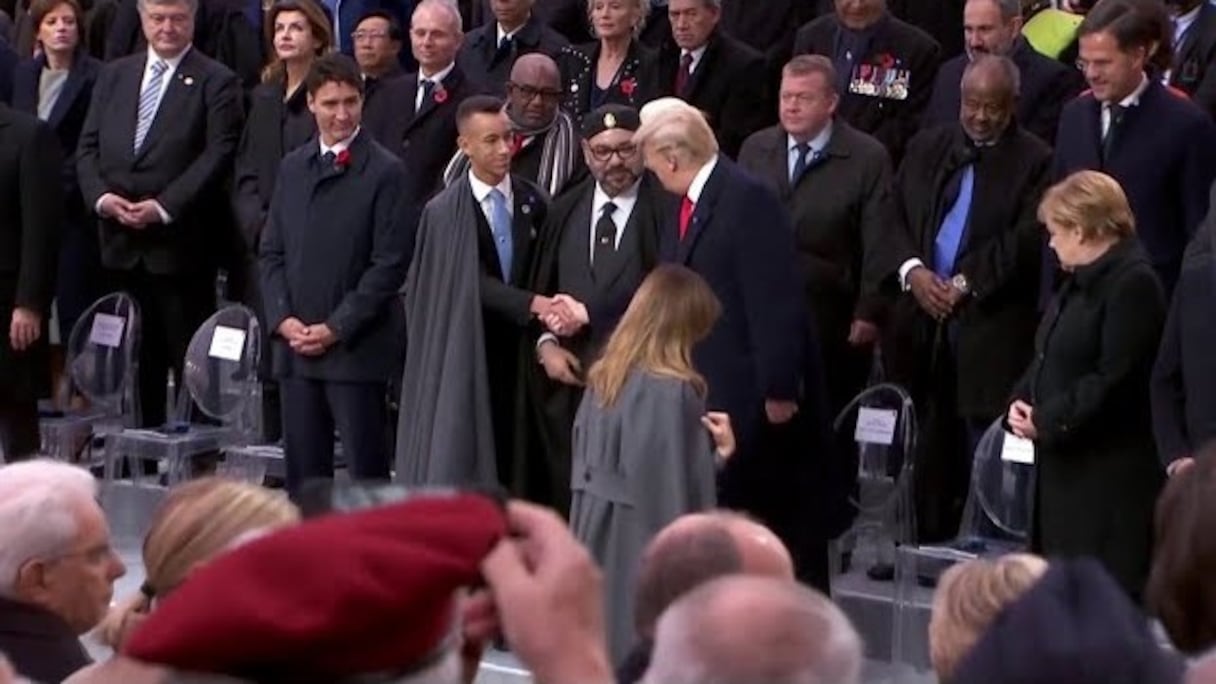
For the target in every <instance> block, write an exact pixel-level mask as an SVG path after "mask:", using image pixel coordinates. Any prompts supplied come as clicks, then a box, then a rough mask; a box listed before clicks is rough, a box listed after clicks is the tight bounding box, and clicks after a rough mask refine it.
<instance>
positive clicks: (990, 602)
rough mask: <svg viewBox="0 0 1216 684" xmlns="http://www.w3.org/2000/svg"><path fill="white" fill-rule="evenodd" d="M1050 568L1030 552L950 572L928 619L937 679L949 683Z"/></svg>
mask: <svg viewBox="0 0 1216 684" xmlns="http://www.w3.org/2000/svg"><path fill="white" fill-rule="evenodd" d="M1046 571H1047V561H1045V560H1043V559H1042V558H1039V557H1038V556H1032V555H1029V554H1010V555H1007V556H1001V557H1000V558H997V559H993V560H988V559H982V558H980V559H976V560H972V561H967V562H965V563H959V564H958V565H955V566H953V567H951V568H950V569H949V570H947V571H946V572H945V574H943V575H942V578H941V581H940V582H939V583H938V585H937V591H936V593H935V594H934V595H933V613H932V616H931V617H930V618H929V659H930V660H931V661H932V663H933V669H934V670H935V671H936V672H937V676H938V678H939V679H941V680H943V681H949V680H950V677H951V676H952V675H953V674H954V669H955V668H956V667H958V663H959V661H961V660H962V659H963V656H965V655H966V654H967V652H968V651H970V650H971V647H973V646H974V645H975V642H977V641H979V639H980V637H981V636H983V634H984V632H985V631H986V630H987V629H988V625H989V624H991V623H992V621H993V620H994V619H996V616H997V615H998V614H1000V612H1001V611H1002V610H1003V609H1004V608H1005V606H1007V605H1009V604H1011V603H1013V602H1014V601H1015V600H1017V598H1018V597H1019V596H1021V595H1022V594H1023V593H1024V592H1025V591H1026V590H1027V589H1029V588H1030V587H1032V586H1034V583H1035V582H1037V581H1038V579H1039V578H1040V577H1041V576H1042V575H1043V573H1044V572H1046Z"/></svg>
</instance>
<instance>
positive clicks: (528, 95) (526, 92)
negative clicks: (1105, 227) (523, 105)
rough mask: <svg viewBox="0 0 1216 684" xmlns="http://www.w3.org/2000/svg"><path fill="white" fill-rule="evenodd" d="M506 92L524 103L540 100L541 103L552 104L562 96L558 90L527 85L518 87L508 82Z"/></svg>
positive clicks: (516, 84)
mask: <svg viewBox="0 0 1216 684" xmlns="http://www.w3.org/2000/svg"><path fill="white" fill-rule="evenodd" d="M507 91H508V92H509V93H511V95H513V96H515V97H518V98H520V99H521V100H523V101H524V102H531V101H532V100H534V99H536V98H540V99H541V101H542V102H549V103H553V102H557V101H558V100H559V99H561V96H562V91H560V90H549V89H547V88H533V87H532V86H529V85H520V84H518V83H511V82H510V81H508V82H507Z"/></svg>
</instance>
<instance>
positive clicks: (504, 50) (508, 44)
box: [492, 36, 515, 64]
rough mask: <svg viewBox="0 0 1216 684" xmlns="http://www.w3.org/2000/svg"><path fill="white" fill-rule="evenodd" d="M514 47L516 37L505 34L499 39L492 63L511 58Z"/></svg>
mask: <svg viewBox="0 0 1216 684" xmlns="http://www.w3.org/2000/svg"><path fill="white" fill-rule="evenodd" d="M513 47H515V39H514V38H512V37H511V36H503V37H502V40H500V41H498V49H497V50H495V51H494V61H493V62H492V64H498V63H499V62H503V61H505V60H506V59H507V58H509V57H510V56H511V49H512V48H513Z"/></svg>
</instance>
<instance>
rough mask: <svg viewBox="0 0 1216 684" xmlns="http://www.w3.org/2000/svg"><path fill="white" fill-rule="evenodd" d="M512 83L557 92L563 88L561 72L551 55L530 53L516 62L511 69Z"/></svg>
mask: <svg viewBox="0 0 1216 684" xmlns="http://www.w3.org/2000/svg"><path fill="white" fill-rule="evenodd" d="M510 79H511V82H512V83H515V84H517V85H527V86H532V87H534V88H546V89H550V90H557V89H558V88H559V87H560V86H561V81H562V77H561V71H559V70H558V68H557V62H555V61H553V58H552V57H550V56H549V55H546V54H543V53H540V52H530V53H528V54H526V55H522V56H521V57H520V58H519V59H517V60H515V66H513V67H511V76H510Z"/></svg>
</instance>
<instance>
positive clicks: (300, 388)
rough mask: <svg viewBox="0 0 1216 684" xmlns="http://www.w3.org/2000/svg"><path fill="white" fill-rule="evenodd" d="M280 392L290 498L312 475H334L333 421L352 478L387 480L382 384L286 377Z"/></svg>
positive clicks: (386, 442) (325, 477)
mask: <svg viewBox="0 0 1216 684" xmlns="http://www.w3.org/2000/svg"><path fill="white" fill-rule="evenodd" d="M279 392H280V401H281V403H282V406H283V437H284V442H285V447H286V458H287V491H288V492H290V493H291V495H292V497H298V496H299V495H300V493H301V491H302V487H303V486H304V485H305V484H306V483H307V482H309V481H310V480H314V479H318V478H324V479H332V478H333V476H334V427H335V426H336V427H337V428H338V435H339V436H340V437H341V439H342V448H343V454H344V456H345V459H346V467H347V468H348V469H349V471H350V474H351V478H352V479H354V480H387V479H388V477H389V453H388V440H387V439H386V435H387V427H386V425H387V421H388V409H387V407H386V405H385V384H384V383H378V382H335V381H328V380H312V379H308V378H284V379H282V380H281V381H280V382H279Z"/></svg>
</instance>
